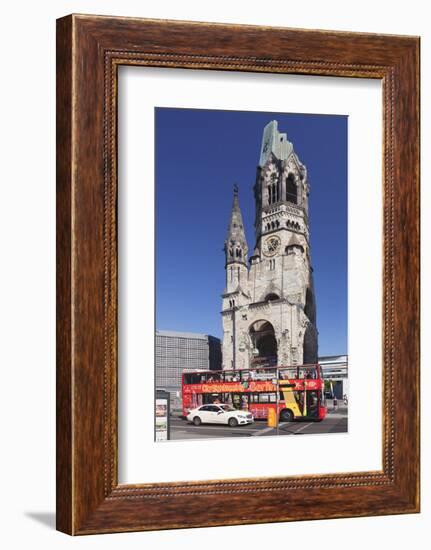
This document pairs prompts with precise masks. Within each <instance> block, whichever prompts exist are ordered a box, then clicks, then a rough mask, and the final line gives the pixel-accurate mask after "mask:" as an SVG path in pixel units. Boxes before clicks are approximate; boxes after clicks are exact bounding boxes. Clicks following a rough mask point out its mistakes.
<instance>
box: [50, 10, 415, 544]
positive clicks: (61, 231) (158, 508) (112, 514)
mask: <svg viewBox="0 0 431 550" xmlns="http://www.w3.org/2000/svg"><path fill="white" fill-rule="evenodd" d="M120 65H140V66H143V67H148V66H150V67H173V68H189V69H195V70H200V69H209V70H215V69H216V70H222V71H238V72H240V71H245V72H259V73H282V74H302V75H322V76H332V77H340V76H348V77H354V78H373V79H380V80H381V82H382V85H383V128H384V136H383V140H384V141H383V167H384V170H383V197H384V199H383V201H384V212H383V232H384V235H383V244H384V250H383V258H384V260H383V268H382V271H383V282H382V284H383V304H382V323H383V334H382V349H383V351H382V357H383V367H382V369H383V396H382V401H383V429H382V433H383V438H382V464H383V468H382V470H381V471H369V472H351V473H347V474H339V473H338V474H325V475H317V474H316V475H302V476H289V477H285V478H279V477H277V478H271V477H264V478H259V479H234V480H230V479H229V480H223V479H219V480H211V481H207V482H200V481H199V482H197V481H190V482H183V483H179V482H178V483H151V484H141V485H123V484H119V483H118V473H117V466H118V435H117V423H118V413H117V226H116V221H117V208H116V207H117V203H116V201H117V118H116V117H117V74H118V73H117V69H118V67H119V66H120ZM227 496H228V499H229V506H227V505H226V498H227ZM256 502H258V503H259V504H258V506H256ZM418 511H419V38H417V37H407V36H389V35H387V36H385V35H376V34H355V33H343V32H331V31H309V30H296V29H287V28H269V27H255V26H239V25H224V24H208V23H192V22H180V21H157V20H145V19H128V18H115V17H96V16H87V15H70V16H68V17H64V18H62V19H59V20H58V22H57V528H58V529H59V530H60V531H63V532H65V533H69V534H90V533H104V532H119V531H138V530H151V529H170V528H184V527H202V526H216V525H234V524H246V523H263V522H274V521H277V522H279V521H291V520H305V519H320V518H340V517H350V516H367V515H382V514H401V513H413V512H418Z"/></svg>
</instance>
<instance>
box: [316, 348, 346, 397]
mask: <svg viewBox="0 0 431 550" xmlns="http://www.w3.org/2000/svg"><path fill="white" fill-rule="evenodd" d="M319 363H320V365H321V367H322V371H323V378H324V379H325V381H326V382H328V383H327V384H325V385H326V386H327V387H328V389H329V391H330V392H331V393H332V395H335V396H336V397H337V399H342V398H343V396H344V395H346V396H347V398H348V397H349V376H348V360H347V355H327V356H325V357H319Z"/></svg>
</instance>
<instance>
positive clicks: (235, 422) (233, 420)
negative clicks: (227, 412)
mask: <svg viewBox="0 0 431 550" xmlns="http://www.w3.org/2000/svg"><path fill="white" fill-rule="evenodd" d="M229 426H230V427H231V428H235V427H236V426H238V420H237V419H236V418H229Z"/></svg>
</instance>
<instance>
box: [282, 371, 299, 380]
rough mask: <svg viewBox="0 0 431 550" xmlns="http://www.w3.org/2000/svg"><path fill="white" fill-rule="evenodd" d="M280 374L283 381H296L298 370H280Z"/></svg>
mask: <svg viewBox="0 0 431 550" xmlns="http://www.w3.org/2000/svg"><path fill="white" fill-rule="evenodd" d="M279 372H280V378H281V379H282V380H294V379H295V378H296V368H290V369H280V370H279Z"/></svg>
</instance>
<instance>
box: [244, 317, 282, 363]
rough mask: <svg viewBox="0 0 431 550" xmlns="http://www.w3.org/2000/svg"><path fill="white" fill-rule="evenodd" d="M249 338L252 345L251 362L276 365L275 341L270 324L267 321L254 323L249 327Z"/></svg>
mask: <svg viewBox="0 0 431 550" xmlns="http://www.w3.org/2000/svg"><path fill="white" fill-rule="evenodd" d="M249 333H250V338H251V341H252V344H253V360H254V361H253V362H254V363H255V364H265V365H266V364H268V365H276V364H277V340H276V338H275V331H274V327H273V326H272V324H271V323H270V322H268V321H264V320H260V321H255V322H254V323H253V324H252V325H251V326H250V330H249Z"/></svg>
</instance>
